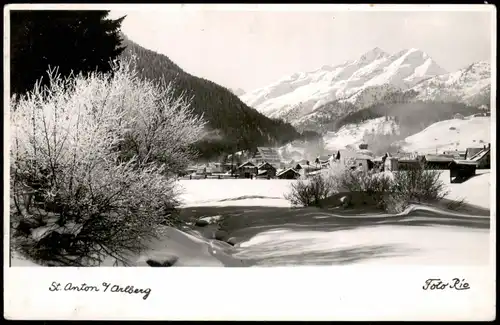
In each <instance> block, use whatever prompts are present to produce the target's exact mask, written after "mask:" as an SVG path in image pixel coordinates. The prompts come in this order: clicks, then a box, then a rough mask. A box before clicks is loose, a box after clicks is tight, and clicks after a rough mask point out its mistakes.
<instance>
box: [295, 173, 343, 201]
mask: <svg viewBox="0 0 500 325" xmlns="http://www.w3.org/2000/svg"><path fill="white" fill-rule="evenodd" d="M337 173H338V171H336V170H334V169H332V170H331V171H330V170H329V171H328V172H327V173H320V174H316V175H314V176H312V177H310V178H305V177H303V178H301V179H299V180H297V181H295V182H293V183H292V184H291V190H290V192H289V193H287V194H285V199H287V200H289V201H290V202H291V203H292V205H294V206H303V207H306V206H321V201H322V200H324V199H326V198H328V197H329V196H331V195H333V194H335V193H336V192H337V190H338V184H337V183H336V181H337V178H336V177H335V175H336V174H337Z"/></svg>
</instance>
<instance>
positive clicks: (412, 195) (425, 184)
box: [391, 164, 448, 212]
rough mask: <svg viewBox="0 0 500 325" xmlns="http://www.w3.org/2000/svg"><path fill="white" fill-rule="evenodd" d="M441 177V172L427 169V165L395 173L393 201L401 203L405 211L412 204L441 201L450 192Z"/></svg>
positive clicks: (392, 190) (392, 189)
mask: <svg viewBox="0 0 500 325" xmlns="http://www.w3.org/2000/svg"><path fill="white" fill-rule="evenodd" d="M440 175H441V171H439V170H429V169H426V168H425V164H419V165H417V166H414V167H411V168H409V169H408V170H400V171H395V172H393V179H392V183H393V184H392V187H391V195H392V198H391V199H392V200H393V201H394V200H396V201H400V202H401V206H402V208H401V209H403V210H404V209H405V208H406V207H407V206H408V205H409V204H410V203H435V202H438V201H441V200H442V199H444V198H446V197H447V196H448V191H447V188H446V184H445V183H444V182H443V181H442V180H441V179H440ZM398 212H400V211H398Z"/></svg>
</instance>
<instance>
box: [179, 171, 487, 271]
mask: <svg viewBox="0 0 500 325" xmlns="http://www.w3.org/2000/svg"><path fill="white" fill-rule="evenodd" d="M448 173H449V172H443V174H442V176H441V177H442V180H443V181H444V182H445V183H447V184H448V185H449V190H450V198H454V199H460V198H465V199H467V202H468V203H470V204H473V205H476V206H480V207H484V208H487V209H488V208H489V205H490V192H489V191H490V186H489V184H490V176H491V175H490V173H489V170H488V171H479V173H480V175H478V176H476V177H475V178H473V179H470V180H469V181H467V182H465V183H463V184H449V174H448ZM290 182H292V181H277V180H274V181H269V180H229V181H223V185H222V186H221V184H220V181H219V182H217V180H203V181H195V182H193V181H191V182H190V181H184V182H182V186H183V187H184V188H185V189H186V190H187V192H188V193H189V195H185V196H184V198H185V200H186V204H189V205H196V206H203V205H207V206H208V205H211V206H214V205H217V206H229V205H234V206H252V205H253V206H261V205H266V206H271V205H272V206H280V207H281V206H288V203H287V201H286V200H284V199H278V198H279V197H280V196H282V195H283V194H284V193H286V192H287V191H288V188H289V185H290ZM472 188H473V189H474V190H471V189H472ZM245 196H247V197H249V198H247V199H245ZM252 196H261V197H262V198H260V199H257V198H251V197H252ZM196 198H198V199H196ZM224 198H225V199H226V201H222V200H224ZM227 199H235V200H227ZM311 217H313V218H318V219H319V220H320V219H323V218H329V217H330V216H329V215H328V213H317V216H316V217H315V216H314V215H312V216H311ZM416 217H417V218H418V213H417V215H416ZM280 218H281V217H280ZM283 218H284V219H285V218H286V216H283ZM432 218H433V217H431V219H432ZM297 227H298V225H297V224H293V225H290V224H289V223H284V224H283V225H282V226H280V227H274V228H272V229H264V228H263V230H262V231H261V232H259V233H257V234H256V235H254V236H253V237H251V238H250V239H248V240H246V241H244V242H242V243H241V244H240V246H239V248H238V249H237V251H236V252H235V253H234V254H233V256H234V257H236V258H241V259H253V260H256V261H257V262H256V263H257V264H258V265H262V266H273V265H274V266H279V265H332V264H345V263H358V264H373V263H378V264H380V263H383V264H419V265H452V264H455V265H474V264H485V263H488V261H489V256H490V255H489V253H490V251H489V247H490V245H489V240H490V239H489V229H476V228H467V227H458V226H443V225H422V226H409V225H380V226H366V227H354V228H353V229H340V230H333V231H332V230H329V229H327V228H325V230H324V231H318V230H317V229H314V230H313V229H308V227H306V226H304V227H300V229H298V228H297ZM316 228H317V227H316ZM423 238H425V240H422V239H423Z"/></svg>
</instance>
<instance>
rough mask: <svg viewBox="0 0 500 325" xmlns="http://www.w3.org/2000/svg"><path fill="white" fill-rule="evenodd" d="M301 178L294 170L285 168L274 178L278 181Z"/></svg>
mask: <svg viewBox="0 0 500 325" xmlns="http://www.w3.org/2000/svg"><path fill="white" fill-rule="evenodd" d="M300 176H301V174H300V173H299V172H297V171H296V170H294V169H293V168H287V169H285V170H282V171H281V172H279V173H278V174H277V175H276V177H277V178H279V179H297V178H299V177H300Z"/></svg>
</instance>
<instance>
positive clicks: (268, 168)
mask: <svg viewBox="0 0 500 325" xmlns="http://www.w3.org/2000/svg"><path fill="white" fill-rule="evenodd" d="M257 170H258V173H257V176H258V177H264V178H267V179H271V178H274V177H275V176H276V168H275V167H274V166H273V165H271V164H270V163H268V162H264V163H262V164H260V165H259V166H257Z"/></svg>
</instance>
